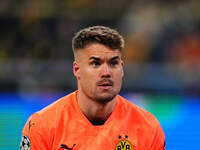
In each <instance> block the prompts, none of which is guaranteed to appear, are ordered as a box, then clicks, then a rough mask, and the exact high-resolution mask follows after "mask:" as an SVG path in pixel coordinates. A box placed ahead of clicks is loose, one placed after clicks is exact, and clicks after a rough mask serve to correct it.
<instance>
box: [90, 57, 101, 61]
mask: <svg viewBox="0 0 200 150" xmlns="http://www.w3.org/2000/svg"><path fill="white" fill-rule="evenodd" d="M92 59H94V60H97V61H99V60H101V59H100V58H99V57H94V56H92V57H90V58H89V60H92Z"/></svg>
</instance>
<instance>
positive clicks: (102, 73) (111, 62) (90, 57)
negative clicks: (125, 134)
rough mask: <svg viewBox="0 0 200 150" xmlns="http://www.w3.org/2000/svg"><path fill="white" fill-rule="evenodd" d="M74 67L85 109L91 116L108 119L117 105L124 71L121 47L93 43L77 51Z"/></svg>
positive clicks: (85, 112) (80, 104) (93, 118)
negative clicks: (115, 47) (112, 47)
mask: <svg viewBox="0 0 200 150" xmlns="http://www.w3.org/2000/svg"><path fill="white" fill-rule="evenodd" d="M73 71H74V75H75V76H76V78H77V83H78V95H77V99H78V104H79V106H80V108H81V110H82V112H83V113H84V114H85V116H86V117H87V118H88V119H89V120H92V121H101V120H106V119H107V118H108V117H109V116H110V114H111V113H112V111H113V109H114V106H115V103H116V100H115V97H116V95H117V94H118V93H119V91H120V89H121V84H122V77H123V75H124V72H123V61H122V60H121V53H120V51H119V50H117V49H115V50H113V49H110V48H109V47H107V46H104V45H102V44H98V43H92V44H90V45H88V46H86V47H85V48H84V49H80V50H78V51H77V52H76V53H75V61H74V63H73Z"/></svg>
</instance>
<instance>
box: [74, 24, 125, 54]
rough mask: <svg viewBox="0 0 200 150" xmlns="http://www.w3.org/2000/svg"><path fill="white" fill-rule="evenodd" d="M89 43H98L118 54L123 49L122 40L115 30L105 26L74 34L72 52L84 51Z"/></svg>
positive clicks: (86, 29) (93, 27)
mask: <svg viewBox="0 0 200 150" xmlns="http://www.w3.org/2000/svg"><path fill="white" fill-rule="evenodd" d="M91 43H100V44H103V45H105V46H108V47H109V48H111V49H118V50H119V51H120V52H121V51H122V49H123V48H124V39H123V37H122V36H121V35H120V34H119V33H118V32H117V31H116V30H114V29H111V28H109V27H105V26H92V27H88V28H85V29H82V30H80V31H79V32H78V33H76V34H75V36H74V37H73V39H72V49H73V52H74V53H75V52H76V51H77V50H78V49H84V48H85V47H86V46H87V45H89V44H91Z"/></svg>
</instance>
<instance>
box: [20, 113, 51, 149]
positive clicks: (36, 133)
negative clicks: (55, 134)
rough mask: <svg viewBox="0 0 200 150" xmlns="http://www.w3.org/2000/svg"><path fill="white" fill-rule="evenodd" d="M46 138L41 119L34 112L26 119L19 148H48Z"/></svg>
mask: <svg viewBox="0 0 200 150" xmlns="http://www.w3.org/2000/svg"><path fill="white" fill-rule="evenodd" d="M47 138H48V136H47V135H46V133H45V131H44V127H43V125H42V121H41V119H39V117H38V115H37V114H34V115H32V116H31V117H30V118H29V119H28V120H27V122H26V124H25V126H24V128H23V130H22V137H21V142H20V150H43V149H44V150H45V149H49V148H48V144H47Z"/></svg>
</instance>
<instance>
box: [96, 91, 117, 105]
mask: <svg viewBox="0 0 200 150" xmlns="http://www.w3.org/2000/svg"><path fill="white" fill-rule="evenodd" d="M116 95H117V94H110V93H102V94H99V95H96V96H95V97H96V101H98V102H102V103H107V102H110V101H112V100H113V99H114V98H115V97H116Z"/></svg>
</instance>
